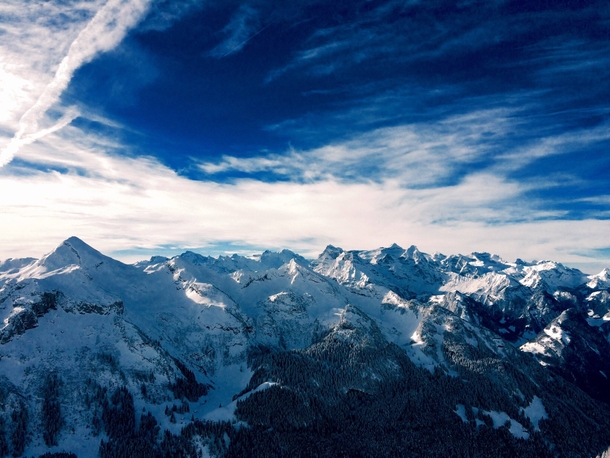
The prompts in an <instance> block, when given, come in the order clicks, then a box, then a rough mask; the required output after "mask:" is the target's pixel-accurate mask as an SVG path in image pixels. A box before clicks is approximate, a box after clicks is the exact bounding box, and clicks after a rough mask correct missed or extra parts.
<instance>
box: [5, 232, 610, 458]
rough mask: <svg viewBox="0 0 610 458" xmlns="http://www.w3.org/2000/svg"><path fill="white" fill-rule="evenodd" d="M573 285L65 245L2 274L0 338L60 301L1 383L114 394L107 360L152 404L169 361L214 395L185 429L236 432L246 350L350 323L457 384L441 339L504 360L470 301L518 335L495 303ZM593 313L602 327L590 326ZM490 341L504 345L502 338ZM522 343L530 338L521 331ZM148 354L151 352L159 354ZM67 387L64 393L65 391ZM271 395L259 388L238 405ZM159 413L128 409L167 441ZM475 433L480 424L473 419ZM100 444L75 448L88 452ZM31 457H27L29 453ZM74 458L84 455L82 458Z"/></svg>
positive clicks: (364, 258)
mask: <svg viewBox="0 0 610 458" xmlns="http://www.w3.org/2000/svg"><path fill="white" fill-rule="evenodd" d="M450 263H452V264H451V265H449V264H450ZM458 272H459V273H458ZM604 272H605V273H603V272H602V273H603V275H602V274H599V275H598V276H595V277H596V278H598V279H599V281H601V280H604V281H605V279H606V278H607V277H608V271H604ZM582 278H583V276H582V274H581V273H580V272H579V271H576V270H574V269H568V268H565V267H564V266H561V265H560V264H557V263H551V262H542V263H537V264H526V263H522V262H519V263H515V264H509V263H506V262H504V261H502V260H501V259H500V258H499V257H497V256H495V255H488V254H485V253H474V254H473V255H472V256H471V257H467V256H461V257H455V256H454V257H449V258H448V257H443V256H434V257H431V256H428V255H426V254H424V253H421V252H420V251H419V250H417V248H415V247H413V246H412V247H410V248H409V249H408V250H404V249H402V248H400V247H399V246H397V245H394V246H392V247H390V248H380V249H378V250H372V251H350V252H345V251H343V250H341V249H338V248H334V247H331V246H329V247H328V248H327V249H326V250H325V252H324V253H323V254H322V255H321V256H320V258H319V259H318V260H316V261H312V262H311V263H309V262H308V261H306V260H304V259H303V258H302V257H300V256H298V255H296V254H295V253H292V252H290V251H288V250H284V251H282V252H281V253H271V252H265V253H263V254H262V255H260V256H258V257H253V258H245V257H241V256H231V257H219V258H218V259H214V258H210V257H205V256H201V255H198V254H196V253H190V252H187V253H184V254H183V255H180V256H176V257H174V258H171V259H168V258H164V257H153V258H151V260H150V261H146V262H140V263H137V264H135V265H125V264H122V263H120V262H118V261H115V260H113V259H111V258H108V257H106V256H104V255H102V254H101V253H99V252H98V251H96V250H94V249H93V248H91V247H89V246H87V245H86V244H85V243H84V242H82V241H80V240H79V239H76V238H70V239H68V240H66V241H65V242H64V243H62V244H60V245H59V246H58V248H57V249H56V250H55V251H54V252H52V253H49V254H48V255H46V256H44V257H43V258H41V259H40V260H35V259H32V258H28V259H24V260H7V261H5V262H3V263H1V264H0V319H3V320H4V325H7V324H8V319H9V317H10V316H11V314H15V313H19V312H20V311H24V310H26V309H29V308H31V305H32V304H33V303H35V302H36V301H38V300H39V299H40V297H41V294H42V293H43V292H52V291H61V292H62V294H63V296H62V298H61V300H60V303H59V304H58V307H57V310H52V311H49V312H48V313H47V314H46V315H44V316H42V317H39V318H38V327H36V328H34V329H29V330H27V332H26V334H25V335H22V336H14V337H13V340H11V341H10V342H8V343H6V344H4V346H3V347H2V357H1V358H0V373H2V374H7V377H8V379H9V380H10V381H11V382H12V383H14V384H15V385H16V386H20V387H23V389H24V390H25V392H26V393H28V394H31V393H32V392H33V390H34V388H35V387H34V381H35V378H34V376H33V375H31V374H33V373H34V372H35V371H36V370H39V369H37V368H40V370H42V368H45V367H59V368H60V370H61V371H62V373H65V374H68V375H69V376H70V377H74V379H75V380H76V378H79V377H85V376H86V374H89V373H93V371H98V372H96V373H95V377H96V379H97V380H100V381H102V382H103V383H105V384H106V385H107V386H117V384H119V383H123V381H122V380H121V379H120V375H119V374H118V373H113V372H112V370H110V369H108V368H104V367H102V368H100V364H99V363H98V362H96V360H95V358H97V357H98V356H96V355H99V354H100V353H103V352H106V353H108V354H109V355H112V356H113V357H115V358H116V359H117V361H118V364H119V366H120V368H121V370H122V371H124V372H125V375H124V376H125V380H126V383H127V384H130V388H132V389H134V391H135V392H138V390H139V385H138V384H137V383H136V382H135V381H134V379H133V377H132V375H131V374H133V373H135V372H136V371H142V370H146V371H155V376H156V377H157V385H158V386H159V387H158V393H157V395H158V398H157V401H158V400H159V399H163V400H164V399H166V397H168V396H170V393H168V392H167V385H168V384H169V383H170V382H172V381H173V380H175V377H176V376H180V374H179V372H178V371H177V369H176V368H175V367H174V366H173V362H172V361H173V359H172V358H177V359H179V360H181V361H184V362H185V364H187V366H188V367H189V368H190V369H191V370H193V372H194V373H195V375H196V378H197V380H198V381H199V382H201V383H207V384H210V385H211V386H212V387H213V388H212V389H211V390H210V392H209V393H208V394H207V395H206V396H204V397H202V398H201V399H200V400H198V401H197V402H192V403H190V409H191V412H190V413H189V414H188V416H189V417H190V415H193V416H194V417H195V418H202V419H209V420H214V421H218V420H228V421H234V420H235V408H236V403H237V400H235V401H233V400H232V398H233V396H234V395H235V394H237V393H239V392H241V391H242V390H243V389H244V387H245V386H247V384H248V382H249V380H250V378H251V376H252V372H251V370H250V369H249V368H248V367H247V364H246V361H247V351H248V349H249V348H251V347H252V346H253V345H259V344H260V345H266V346H270V347H280V346H282V347H283V348H286V349H288V350H290V349H298V348H306V347H308V346H309V345H311V343H312V341H313V340H314V339H315V338H318V337H317V336H319V335H321V334H323V333H324V332H326V331H329V330H333V329H334V330H335V332H336V334H337V336H338V337H341V336H342V337H344V338H346V339H351V338H352V334H353V333H350V332H348V331H346V330H340V329H339V328H338V327H337V325H338V324H339V323H340V322H341V321H342V320H343V321H347V320H348V321H349V322H350V323H352V324H354V325H355V326H357V327H361V328H363V329H366V330H367V331H369V332H371V333H373V332H378V331H377V330H379V331H380V332H381V335H382V336H383V337H384V338H385V339H387V340H388V341H389V342H392V343H394V344H396V345H398V346H400V347H401V348H403V349H404V351H405V352H406V354H407V355H408V357H409V358H410V359H411V361H412V362H413V363H415V364H416V365H418V366H420V367H424V368H426V369H428V370H430V371H431V372H433V371H434V368H437V367H441V368H442V369H443V370H444V371H445V372H446V373H448V374H449V375H457V372H455V371H454V370H453V369H455V368H453V369H452V368H451V367H449V363H448V361H446V360H445V358H444V354H443V352H442V347H443V342H444V336H445V335H448V334H446V333H451V334H452V335H453V336H454V337H456V338H458V339H460V341H461V342H465V343H467V344H469V345H472V346H474V347H477V346H479V345H481V346H482V345H487V346H488V347H489V348H490V350H491V351H493V352H494V353H495V354H496V355H498V356H499V357H502V356H506V354H510V353H509V352H506V353H505V348H504V347H506V343H505V341H503V340H502V339H501V338H499V337H498V336H497V335H493V334H492V333H490V332H487V331H482V329H481V328H480V327H479V326H478V325H477V323H478V321H477V317H476V316H475V315H473V314H471V310H472V309H470V308H469V307H470V304H471V303H472V299H475V300H477V301H479V302H480V303H482V304H484V305H486V306H488V307H489V308H490V312H492V313H494V314H495V315H496V316H501V319H500V320H499V321H500V323H502V324H504V325H505V326H506V328H507V329H510V330H511V331H512V332H516V328H515V327H514V326H512V325H511V326H508V325H509V324H510V323H513V322H514V321H511V317H510V316H508V315H506V314H504V310H502V313H500V314H498V313H496V312H498V311H499V307H500V306H499V305H497V304H501V303H502V301H505V302H506V301H509V299H511V298H514V297H518V298H521V299H523V298H527V297H529V296H527V294H531V291H530V290H528V289H527V288H528V287H532V288H534V287H538V286H540V287H544V288H549V289H551V290H552V293H554V294H555V297H556V298H557V299H561V300H571V297H572V295H570V294H568V293H566V292H564V291H557V287H560V286H561V287H570V285H581V284H582V282H581V283H578V282H580V281H581V280H582ZM590 280H591V281H593V279H592V278H590ZM599 281H598V283H597V285H599V284H601V283H599ZM528 285H529V286H528ZM604 294H606V296H607V293H606V292H605V291H597V292H593V293H592V294H591V295H590V296H589V298H588V299H587V300H588V301H590V302H589V303H588V304H587V307H591V311H592V314H590V316H589V320H590V321H589V322H590V324H592V325H601V324H602V322H604V321H607V320H609V319H610V312H608V313H606V310H607V308H606V309H604V310H603V311H602V306H601V305H600V304H602V303H603V301H602V299H603V298H604V297H606V296H604ZM511 295H512V296H511ZM507 298H508V299H507ZM603 300H605V299H603ZM119 302H122V303H123V304H124V312H123V313H122V315H121V313H120V312H119V310H118V308H116V307H115V306H116V304H117V303H119ZM87 304H89V305H92V306H99V310H98V312H99V313H90V312H91V311H90V310H89V312H88V313H85V312H84V310H83V308H82V307H83V306H84V305H87ZM604 304H605V303H604ZM79 307H80V308H79ZM113 307H114V308H113ZM493 307H498V308H496V309H494V308H493ZM604 307H605V305H604ZM593 309H595V311H594V310H593ZM100 313H104V314H100ZM596 313H598V314H599V315H602V314H603V313H606V315H604V316H603V318H599V315H596ZM507 316H508V319H507ZM500 332H502V333H505V334H506V333H508V331H507V330H506V329H505V328H502V329H501V330H500ZM520 337H521V338H522V339H534V338H535V337H536V336H535V335H534V333H533V332H532V331H531V330H528V331H526V332H525V333H524V334H523V335H522V336H520ZM538 339H539V341H537V340H533V341H530V342H525V343H524V344H523V345H522V346H521V347H520V349H521V350H522V351H524V352H530V353H533V354H540V355H544V354H545V352H546V351H548V348H547V347H546V346H545V342H551V341H553V342H560V343H562V344H567V343H569V341H570V335H569V333H567V332H565V331H564V330H562V329H561V328H560V327H559V326H556V325H553V326H551V327H547V329H545V330H544V334H542V335H541V336H540V337H539V338H538ZM542 339H546V340H542ZM155 342H161V343H162V350H160V347H158V346H156V344H155ZM519 342H520V343H521V342H522V341H521V340H520V341H519ZM511 350H512V349H511ZM541 364H545V363H543V362H541ZM68 375H66V377H65V378H66V381H67V383H73V384H76V381H75V380H72V379H70V377H68ZM602 375H604V376H605V374H603V373H602ZM130 377H131V378H130ZM274 384H275V383H274V382H266V383H263V384H261V385H260V386H258V387H257V388H256V389H255V390H253V391H251V392H249V393H246V394H245V395H243V396H242V397H240V399H244V398H245V397H247V396H249V395H250V394H252V393H253V392H256V391H260V390H263V389H267V388H269V387H271V386H273V385H274ZM163 387H165V388H163ZM155 389H156V388H155ZM28 390H29V391H28ZM163 390H165V391H163ZM157 401H154V402H153V401H151V400H147V399H144V398H143V397H138V396H136V399H135V403H136V407H137V408H138V409H140V410H142V408H146V409H147V410H148V411H150V412H151V413H153V414H154V415H155V417H156V418H157V419H158V420H159V421H160V423H161V426H162V427H163V428H171V430H172V431H173V432H176V433H177V432H179V430H180V428H181V427H182V426H183V425H180V424H179V423H180V422H178V424H170V423H169V420H168V418H167V417H166V416H165V415H164V413H163V412H164V408H165V406H166V401H158V402H157ZM155 402H156V403H155ZM219 405H222V407H218V406H219ZM454 412H455V414H456V415H458V416H459V417H460V418H461V419H462V421H465V422H466V421H467V416H466V410H465V406H464V405H462V404H458V405H457V406H456V410H455V411H454ZM523 412H524V415H526V416H527V417H528V418H530V420H531V421H532V424H533V425H534V426H535V428H538V423H539V421H540V420H542V419H544V418H546V411H545V409H544V405H542V401H541V400H540V398H538V397H536V396H534V398H533V400H532V402H531V403H530V405H529V406H528V407H526V408H524V409H523ZM483 414H485V415H488V416H490V417H491V418H492V420H493V422H494V426H495V427H496V428H497V427H500V426H502V425H503V424H505V423H506V422H509V429H510V431H511V433H512V434H513V435H515V437H519V438H523V439H527V438H528V437H529V433H528V432H527V430H525V429H524V428H523V426H522V425H520V424H519V423H518V422H516V421H515V420H513V419H511V418H510V417H509V416H508V415H507V414H506V413H504V412H495V411H490V412H483ZM476 423H477V424H481V423H482V422H481V420H479V419H477V420H476ZM69 424H70V426H71V427H72V426H73V427H74V428H75V434H77V435H82V437H84V438H88V437H89V436H87V434H89V433H88V431H85V429H83V421H82V419H80V420H79V419H78V418H77V415H75V416H74V418H73V419H71V420H69ZM33 434H37V433H33ZM68 436H69V435H67V434H65V435H64V436H62V442H61V443H60V446H61V447H64V448H69V449H70V450H75V451H76V450H77V449H76V448H74V447H75V446H73V445H74V444H73V442H74V439H73V438H72V437H71V436H70V437H68ZM99 439H100V438H93V439H86V441H90V442H86V441H85V440H84V439H83V441H81V443H86V444H89V445H90V446H91V450H97V445H96V444H97V443H98V442H97V441H99ZM89 445H87V447H88V446H89ZM41 450H42V449H34V448H32V450H30V451H28V453H30V454H39V453H38V452H40V451H41ZM58 450H59V449H58ZM78 450H79V451H80V450H83V449H82V448H81V449H78ZM78 455H79V456H81V455H82V456H88V455H87V452H85V451H83V452H82V453H78Z"/></svg>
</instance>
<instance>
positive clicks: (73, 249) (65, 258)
mask: <svg viewBox="0 0 610 458" xmlns="http://www.w3.org/2000/svg"><path fill="white" fill-rule="evenodd" d="M110 259H111V258H108V257H107V256H104V255H103V254H102V253H100V252H99V251H97V250H96V249H95V248H93V247H91V246H89V245H87V244H86V243H85V242H83V241H82V240H81V239H79V238H78V237H70V238H69V239H67V240H65V241H63V242H62V243H61V244H60V245H59V246H58V247H57V248H55V250H53V251H52V252H51V253H49V254H47V255H45V256H44V257H43V258H42V259H41V260H40V265H41V266H43V267H45V268H46V269H47V270H48V271H52V270H57V269H62V268H65V267H68V266H71V265H75V266H79V267H80V266H82V267H90V266H95V265H98V264H100V263H102V262H104V261H107V260H110ZM113 261H114V260H113ZM114 262H117V261H114Z"/></svg>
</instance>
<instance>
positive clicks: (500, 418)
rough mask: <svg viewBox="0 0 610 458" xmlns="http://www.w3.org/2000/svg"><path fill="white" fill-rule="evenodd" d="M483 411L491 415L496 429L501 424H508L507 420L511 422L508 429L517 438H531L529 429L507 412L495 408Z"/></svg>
mask: <svg viewBox="0 0 610 458" xmlns="http://www.w3.org/2000/svg"><path fill="white" fill-rule="evenodd" d="M481 412H482V413H483V414H485V415H487V416H489V417H491V419H492V421H493V423H494V428H495V429H498V428H500V427H501V426H504V425H506V423H507V422H509V423H510V425H509V428H508V430H509V431H510V433H511V434H512V435H513V436H515V437H516V438H517V439H529V437H530V433H529V432H528V431H527V429H525V428H524V427H523V425H522V424H521V423H519V422H518V421H516V420H513V419H512V418H510V417H509V416H508V414H507V413H506V412H497V411H495V410H491V411H487V410H483V411H481Z"/></svg>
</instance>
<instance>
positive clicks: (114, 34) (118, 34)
mask: <svg viewBox="0 0 610 458" xmlns="http://www.w3.org/2000/svg"><path fill="white" fill-rule="evenodd" d="M149 4H150V0H108V1H107V2H106V3H105V4H104V5H103V6H102V7H101V8H100V9H99V10H98V11H97V12H96V13H95V15H94V16H93V18H91V20H89V21H88V22H87V24H86V26H85V27H84V28H82V29H81V30H80V32H79V33H78V35H77V36H76V37H75V38H74V40H73V41H72V42H71V44H70V46H69V49H68V51H67V54H66V55H65V57H63V59H62V60H61V62H60V64H59V67H58V68H57V69H56V71H55V75H54V76H53V78H52V79H51V81H49V82H48V83H47V84H46V85H45V86H44V89H43V90H42V92H41V93H39V95H38V96H37V98H36V100H35V102H34V103H33V104H32V105H31V106H30V107H29V108H28V109H27V111H25V113H24V114H23V116H21V119H20V120H19V128H18V130H17V132H16V133H15V135H14V137H13V138H12V139H11V140H10V142H9V143H8V145H6V146H5V148H4V149H3V150H2V152H0V167H2V166H4V165H6V164H7V163H9V162H10V161H11V160H12V159H13V157H14V155H15V154H16V153H17V152H18V151H19V149H20V148H22V147H23V146H25V145H27V144H29V143H31V142H33V141H35V140H37V139H39V138H41V137H42V136H43V135H45V134H48V133H50V132H54V131H56V130H58V129H60V128H63V127H65V125H67V124H68V123H69V122H70V121H71V120H72V119H73V117H74V116H75V111H74V109H70V110H69V112H68V113H66V114H65V115H64V116H62V118H61V119H60V120H59V121H57V122H56V123H55V124H54V125H53V126H51V127H48V128H45V129H40V127H39V123H40V121H41V120H42V119H43V117H44V116H45V114H46V112H47V110H49V108H51V107H52V106H53V105H54V104H55V103H56V102H57V101H58V100H59V97H60V96H61V94H62V92H63V91H64V90H65V88H66V87H67V86H68V83H69V82H70V80H71V79H72V75H73V73H74V71H75V70H76V69H78V68H79V67H80V66H81V65H83V64H84V63H87V62H89V61H90V60H91V59H93V58H94V57H95V56H96V55H97V54H99V53H100V52H104V51H108V50H110V49H112V48H114V47H115V46H116V45H117V44H118V43H119V42H120V41H121V40H122V39H123V38H124V36H125V34H126V33H127V31H128V30H129V29H130V28H132V27H133V26H134V25H135V24H137V23H138V21H139V20H140V19H141V18H142V17H143V15H144V13H145V12H146V10H147V8H148V6H149ZM78 6H82V7H83V8H84V7H85V6H86V4H85V3H82V4H79V5H78ZM3 8H4V9H5V10H6V11H7V12H8V13H9V14H12V15H18V17H19V18H20V19H21V22H20V23H19V25H18V26H16V27H12V28H11V27H9V31H10V32H11V34H12V35H13V38H16V37H19V36H21V35H24V34H25V37H26V38H27V39H29V40H30V41H29V42H28V44H27V46H26V49H34V51H37V53H35V54H34V55H33V56H31V57H30V56H28V54H23V53H22V51H23V49H21V47H20V46H16V47H14V48H12V49H11V48H9V49H8V51H9V52H8V54H9V55H11V54H12V55H11V60H12V61H13V62H20V61H21V60H23V61H25V62H26V64H22V68H23V67H25V69H24V70H23V72H24V73H26V74H27V76H28V77H32V76H35V78H34V79H33V80H26V79H24V78H21V77H20V76H18V75H15V73H13V72H14V71H15V68H11V66H10V65H7V64H4V65H3V68H2V71H1V72H0V75H1V76H2V77H3V81H7V82H8V83H9V84H10V86H9V89H8V90H7V91H6V92H5V93H4V94H3V96H2V99H5V100H6V99H8V100H9V101H10V102H12V104H11V106H10V108H9V109H8V110H7V111H8V113H7V114H5V118H10V116H11V114H12V113H14V112H15V111H16V108H22V107H23V105H24V103H27V102H29V100H28V99H31V96H30V97H26V96H25V94H24V91H25V88H26V87H27V86H28V85H30V86H33V87H35V88H36V89H39V88H40V87H42V84H41V82H42V80H44V79H45V78H44V76H41V75H44V74H45V70H48V67H49V62H48V59H47V58H41V56H40V52H41V51H44V50H46V48H47V47H46V46H45V45H44V43H43V40H44V39H46V38H47V37H49V36H50V35H52V33H53V32H55V33H58V34H59V35H60V37H61V38H60V39H53V40H52V42H57V41H59V42H60V43H62V42H63V43H62V44H65V41H67V39H69V38H71V37H72V36H73V35H74V32H75V29H78V28H79V26H81V25H82V23H83V20H82V19H80V18H79V17H78V15H77V17H76V18H75V19H74V20H73V21H71V20H63V21H62V22H61V26H57V24H56V23H55V22H54V21H53V20H50V21H49V20H48V18H46V17H45V16H42V15H41V11H42V10H36V12H35V13H36V14H35V16H34V18H32V17H31V16H30V14H29V11H25V12H24V11H22V10H21V9H20V8H19V6H18V4H14V3H12V4H9V5H5V6H4V7H3ZM21 8H22V9H23V10H28V8H27V6H23V5H22V6H21ZM41 8H44V7H41ZM50 8H53V10H52V13H58V12H61V13H64V10H62V9H61V7H60V6H59V5H56V4H55V3H52V5H51V7H50ZM72 8H73V10H72V15H73V16H74V12H75V11H76V12H77V13H80V15H81V16H82V17H86V16H87V14H88V13H90V10H87V9H82V10H81V9H79V8H78V7H77V8H74V6H73V5H72ZM19 14H21V16H19ZM55 19H56V20H57V18H55ZM28 20H29V21H31V22H33V23H34V24H35V27H34V32H33V36H32V35H31V34H30V35H29V34H28V32H27V31H26V30H27V28H26V27H24V25H27V24H26V22H27V21H28ZM47 21H48V22H47ZM58 29H59V30H58ZM62 38H63V39H62ZM61 47H62V46H60V48H61ZM2 51H3V54H4V51H5V50H4V49H3V50H2ZM10 51H12V53H11V52H10ZM15 51H17V52H18V54H17V55H15ZM19 51H21V52H19ZM54 54H55V53H54ZM28 62H29V65H28ZM39 62H43V69H42V71H40V70H38V71H37V72H35V73H36V74H35V75H32V72H31V71H30V70H31V69H32V67H36V64H38V63H39ZM13 67H17V64H15V63H13ZM25 81H27V83H26V82H25ZM28 83H29V84H28ZM31 92H37V91H36V90H34V91H31ZM6 94H8V95H6ZM31 95H33V94H31ZM20 96H21V97H20ZM70 118H72V119H70ZM68 120H69V121H68ZM9 121H10V119H9Z"/></svg>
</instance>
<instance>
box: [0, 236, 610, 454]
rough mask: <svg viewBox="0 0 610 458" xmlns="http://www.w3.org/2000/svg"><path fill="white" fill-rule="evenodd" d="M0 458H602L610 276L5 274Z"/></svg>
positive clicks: (268, 264)
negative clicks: (210, 457)
mask: <svg viewBox="0 0 610 458" xmlns="http://www.w3.org/2000/svg"><path fill="white" fill-rule="evenodd" d="M0 314H1V318H2V320H3V321H2V323H1V324H0V456H15V457H18V456H28V457H32V456H41V455H42V456H46V457H49V456H58V457H59V456H63V457H73V456H78V457H97V456H100V457H208V456H214V457H242V456H255V457H259V456H260V457H263V456H264V457H306V456H311V457H341V456H344V457H358V456H363V457H382V456H400V457H403V456H404V457H409V456H414V457H420V456H431V457H432V456H434V457H439V456H443V457H445V456H446V457H450V456H454V457H491V456H493V457H597V456H602V455H603V454H604V453H605V452H606V451H607V450H608V449H609V447H610V379H609V377H610V341H609V338H610V271H609V270H604V271H603V272H601V273H599V274H598V275H593V276H587V275H585V274H583V273H582V272H580V271H579V270H576V269H572V268H568V267H566V266H563V265H562V264H559V263H556V262H552V261H538V262H525V261H522V260H520V259H517V260H516V261H514V262H507V261H505V260H503V259H501V258H499V257H498V256H495V255H491V254H488V253H472V254H470V255H451V256H445V255H442V254H434V255H429V254H425V253H422V252H420V251H419V250H418V249H417V248H416V247H414V246H411V247H409V248H408V249H404V248H401V247H399V246H397V245H392V246H391V247H389V248H380V249H377V250H372V251H344V250H342V249H341V248H336V247H333V246H328V247H327V248H326V249H325V250H324V252H323V253H322V254H321V255H320V256H319V257H318V258H317V259H315V260H309V259H305V258H303V257H301V256H299V255H298V254H295V253H293V252H291V251H287V250H284V251H281V252H279V253H275V252H269V251H266V252H264V253H262V254H261V255H259V256H256V257H242V256H238V255H233V256H230V257H224V256H221V257H219V258H212V257H205V256H201V255H199V254H196V253H192V252H186V253H184V254H182V255H180V256H176V257H173V258H171V259H168V258H165V257H153V258H151V259H150V260H149V261H143V262H139V263H136V264H133V265H127V264H123V263H121V262H119V261H116V260H114V259H111V258H109V257H107V256H104V255H103V254H101V253H100V252H98V251H96V250H95V249H94V248H92V247H90V246H88V245H87V244H86V243H84V242H83V241H82V240H80V239H78V238H76V237H71V238H69V239H67V240H66V241H65V242H63V243H61V244H60V245H59V246H58V247H57V248H56V249H55V250H54V251H53V252H51V253H49V254H47V255H46V256H44V257H42V258H41V259H33V258H27V259H8V260H6V261H3V262H0Z"/></svg>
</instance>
